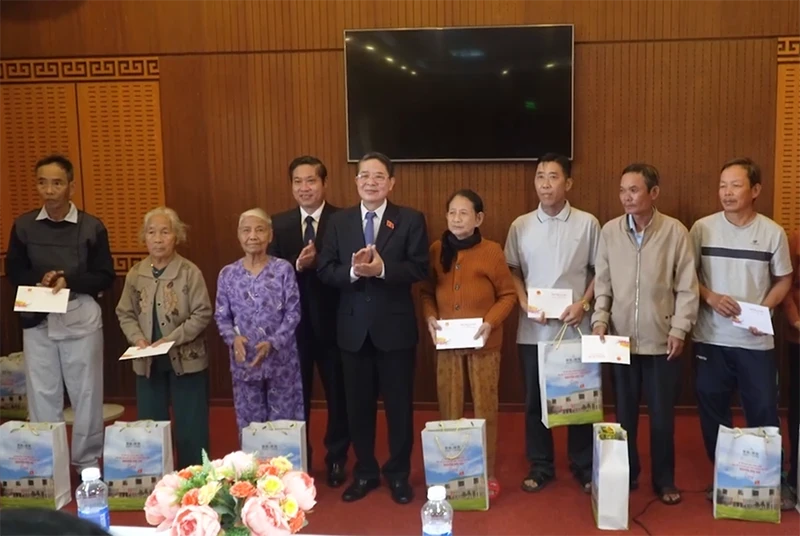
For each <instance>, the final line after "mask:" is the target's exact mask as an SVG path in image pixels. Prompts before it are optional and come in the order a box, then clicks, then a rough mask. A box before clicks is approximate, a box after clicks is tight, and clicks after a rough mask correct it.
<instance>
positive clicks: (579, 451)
mask: <svg viewBox="0 0 800 536" xmlns="http://www.w3.org/2000/svg"><path fill="white" fill-rule="evenodd" d="M518 348H519V356H520V359H521V360H522V372H523V375H524V381H525V455H526V457H527V458H528V462H529V463H530V465H531V470H532V471H534V472H536V473H538V474H540V475H541V476H543V477H550V478H552V477H554V476H555V474H556V469H555V464H554V461H555V454H554V452H553V432H552V431H551V430H550V429H549V428H547V427H546V426H545V425H544V424H542V403H541V390H540V389H539V358H538V352H537V347H536V345H533V344H520V345H518ZM567 456H568V457H569V464H570V470H571V471H572V473H573V474H574V475H575V476H576V477H577V478H578V479H579V480H580V481H581V482H586V481H591V478H592V425H591V424H581V425H577V426H569V427H568V430H567Z"/></svg>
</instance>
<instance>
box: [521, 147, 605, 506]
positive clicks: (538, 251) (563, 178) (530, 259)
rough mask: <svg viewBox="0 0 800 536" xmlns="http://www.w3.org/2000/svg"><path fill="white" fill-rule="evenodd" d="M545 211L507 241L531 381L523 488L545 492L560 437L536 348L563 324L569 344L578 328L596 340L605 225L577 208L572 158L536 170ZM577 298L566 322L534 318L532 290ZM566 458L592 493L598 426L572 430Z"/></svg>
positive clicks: (550, 159) (552, 157)
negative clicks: (592, 320) (548, 413)
mask: <svg viewBox="0 0 800 536" xmlns="http://www.w3.org/2000/svg"><path fill="white" fill-rule="evenodd" d="M534 180H535V184H536V194H537V195H538V196H539V207H538V208H537V209H536V210H534V211H533V212H529V213H528V214H524V215H522V216H520V217H518V218H517V219H516V220H514V222H513V223H512V224H511V228H510V229H509V231H508V239H507V240H506V246H505V254H506V262H507V263H508V265H509V267H510V268H511V273H512V276H513V279H514V285H515V287H516V289H517V295H518V297H519V304H520V314H519V327H518V329H517V344H518V349H519V357H520V361H521V364H522V371H523V374H524V380H525V391H526V393H525V453H526V457H527V458H528V462H529V463H530V470H529V472H528V475H527V476H526V477H525V479H524V480H523V482H522V489H523V490H524V491H528V492H535V491H540V490H541V489H543V488H544V487H545V486H546V485H547V484H548V483H549V482H550V481H552V480H553V479H554V478H555V463H554V457H555V454H554V452H553V434H552V432H551V431H550V430H549V429H548V428H547V427H545V426H544V424H542V407H541V400H540V399H541V396H540V391H539V362H538V352H537V349H538V347H537V345H538V343H540V342H547V341H552V340H554V339H555V338H556V337H557V335H558V332H559V331H560V330H561V328H562V326H563V324H564V323H567V324H569V325H570V326H572V328H570V329H569V335H568V338H576V337H579V336H580V335H579V334H578V329H582V332H583V333H585V334H587V335H588V334H589V332H590V331H591V327H590V325H589V315H588V314H586V313H587V312H588V311H589V309H590V303H591V302H592V298H593V297H594V257H595V252H596V251H597V242H598V239H599V236H600V223H599V222H598V221H597V218H595V217H594V216H593V215H591V214H589V213H588V212H584V211H582V210H578V209H577V208H575V207H573V206H571V205H570V204H569V201H567V192H568V191H569V190H570V189H571V188H572V177H571V162H570V161H569V159H568V158H566V157H565V156H561V155H557V154H553V153H550V154H546V155H544V156H543V157H541V158H540V159H539V164H538V166H537V168H536V178H535V179H534ZM530 288H553V289H556V288H557V289H569V290H571V291H572V296H573V301H574V303H573V305H572V306H570V307H568V308H567V309H566V310H565V311H564V313H563V314H562V315H561V318H551V319H546V318H544V317H542V318H529V317H528V289H530ZM567 454H568V456H569V461H570V469H571V470H572V472H573V475H574V476H575V478H576V479H577V480H578V482H579V483H580V484H581V486H583V490H584V491H585V492H587V493H588V492H591V482H592V426H591V425H577V426H570V427H569V430H568V442H567Z"/></svg>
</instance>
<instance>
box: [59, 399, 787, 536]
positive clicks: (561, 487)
mask: <svg viewBox="0 0 800 536" xmlns="http://www.w3.org/2000/svg"><path fill="white" fill-rule="evenodd" d="M124 418H126V419H134V418H135V413H134V412H133V411H127V412H126V414H125V416H124ZM436 418H437V415H436V413H435V412H431V411H418V412H417V413H416V415H415V424H416V429H417V430H422V428H423V427H424V424H425V422H426V421H429V420H435V419H436ZM211 419H212V434H213V437H212V440H211V456H212V457H215V458H219V457H222V456H224V455H225V454H227V453H228V452H230V451H232V450H235V449H237V448H238V445H237V433H236V423H235V420H234V415H233V408H229V407H215V408H213V409H212V411H211ZM312 419H313V423H312V428H311V439H312V444H313V445H314V447H315V450H316V452H315V462H314V463H315V464H316V467H315V468H314V469H315V470H316V471H313V472H312V476H315V477H316V478H317V481H318V482H317V490H318V495H317V501H318V503H319V504H318V506H317V508H316V510H315V512H314V513H313V514H312V515H311V516H310V518H309V521H310V525H309V526H308V527H307V528H306V530H305V531H304V532H308V533H314V534H331V535H333V534H347V535H361V534H370V535H384V534H385V535H417V534H420V532H421V524H420V509H421V508H422V505H423V503H424V502H425V499H424V494H425V476H424V472H423V469H422V454H421V452H420V450H419V436H417V438H416V440H417V443H416V449H415V452H414V458H413V472H412V484H413V486H414V490H415V492H416V494H417V495H416V499H415V500H414V502H413V503H411V504H409V505H406V506H399V505H396V504H395V503H393V502H392V500H391V497H390V496H389V490H388V488H387V487H385V486H384V487H381V488H379V489H378V490H376V491H374V492H372V493H371V494H370V495H369V496H368V497H367V498H366V499H364V500H363V501H360V502H357V503H351V504H346V503H343V502H342V501H341V499H340V494H341V489H339V490H332V489H330V488H328V487H327V486H326V485H325V475H324V465H323V464H324V462H323V456H324V454H323V452H324V451H323V449H322V431H323V428H322V427H321V426H319V425H321V424H322V423H323V422H324V419H325V412H324V410H319V411H314V415H313V418H312ZM642 419H643V421H647V417H646V416H644V417H642ZM642 424H643V426H642V429H643V431H644V433H645V435H646V434H647V429H648V427H647V422H643V423H642ZM499 429H500V434H499V436H500V438H499V441H500V445H499V449H498V450H499V452H498V459H497V464H498V465H497V473H498V478H499V480H500V484H501V486H502V488H503V491H502V493H501V495H500V497H499V498H498V499H497V500H496V501H495V502H494V503H493V504H492V506H491V508H490V510H489V511H488V512H456V515H455V524H454V530H453V533H454V534H456V535H457V536H473V535H492V536H501V535H528V534H565V535H567V534H569V535H575V534H610V533H611V532H608V531H600V530H598V529H597V528H595V525H594V519H593V517H592V508H591V499H590V497H589V496H588V495H584V494H583V493H582V492H581V490H580V489H579V487H578V485H577V483H576V482H575V480H574V479H573V478H572V477H571V475H570V473H569V470H568V467H567V463H566V456H565V455H563V454H562V453H565V449H566V434H565V431H564V429H563V428H561V429H556V431H555V438H556V449H557V450H556V452H557V471H558V480H556V481H555V482H554V483H553V484H551V485H550V486H548V488H547V489H546V490H543V491H542V492H541V494H527V493H524V492H522V491H521V490H520V489H519V484H520V482H521V479H522V477H523V476H524V475H525V473H526V472H527V463H526V461H525V459H524V454H523V435H524V429H523V416H522V414H521V413H504V414H501V417H500V424H499ZM676 429H677V432H676V453H677V456H678V459H677V467H676V470H677V485H678V487H680V488H681V489H682V490H684V496H683V502H682V503H681V504H680V505H677V506H666V505H663V504H661V503H660V502H655V503H653V504H650V505H649V506H648V503H650V502H651V500H652V499H653V498H654V497H655V496H654V495H653V494H652V493H651V491H650V489H649V486H648V485H647V483H648V482H649V480H650V475H649V468H647V467H645V468H644V469H643V474H642V475H641V477H640V479H639V480H640V482H641V483H642V486H641V487H640V489H639V490H638V491H635V492H632V493H631V500H630V513H631V516H632V517H634V516H637V515H639V514H640V513H641V512H642V511H644V510H645V508H646V507H647V510H646V512H645V513H644V514H643V515H640V516H639V517H638V519H639V521H640V522H641V523H642V524H643V525H644V526H645V527H646V528H647V531H649V533H650V534H653V535H689V534H697V535H710V534H720V535H722V534H725V535H740V534H741V535H761V534H786V535H793V536H796V535H797V534H800V514H798V513H797V512H796V511H791V512H784V513H783V516H782V521H781V524H780V525H773V524H766V523H752V522H743V521H727V520H721V521H717V520H715V519H714V518H713V516H712V513H711V504H710V503H709V502H707V501H706V499H705V497H704V495H703V494H702V493H701V492H700V491H701V490H703V489H705V487H706V486H707V485H708V484H709V483H710V482H711V481H712V466H711V464H710V462H709V461H708V460H707V459H706V456H705V452H704V449H703V447H702V442H701V439H700V427H699V424H698V422H697V417H694V416H679V417H678V419H677V427H676ZM639 444H640V445H641V449H642V450H641V452H642V457H643V459H644V462H645V464H649V458H648V453H649V446H648V441H647V438H646V437H642V438H640V443H639ZM386 453H387V447H386V425H385V419H384V418H383V414H381V415H380V417H379V425H378V460H379V461H380V462H382V461H383V460H385V459H386ZM351 461H352V460H351ZM75 484H76V485H77V482H75ZM74 508H75V503H74V501H73V502H72V503H71V504H70V505H69V506H68V507H67V508H66V509H67V510H72V511H74ZM111 522H112V524H114V525H146V524H147V523H146V521H145V518H144V514H143V513H141V512H113V513H112V515H111ZM621 534H625V533H621ZM627 534H632V535H635V534H647V532H646V531H645V529H644V528H642V527H641V526H639V525H637V524H636V523H634V522H633V521H631V524H630V530H629V531H628V532H627Z"/></svg>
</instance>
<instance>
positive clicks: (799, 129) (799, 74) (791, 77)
mask: <svg viewBox="0 0 800 536" xmlns="http://www.w3.org/2000/svg"><path fill="white" fill-rule="evenodd" d="M775 185H776V188H775V221H777V222H778V223H780V224H781V225H783V226H784V228H786V229H792V230H794V229H800V37H785V38H782V39H780V40H778V98H777V106H776V125H775Z"/></svg>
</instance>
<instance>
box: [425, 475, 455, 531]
mask: <svg viewBox="0 0 800 536" xmlns="http://www.w3.org/2000/svg"><path fill="white" fill-rule="evenodd" d="M452 535H453V507H452V506H450V503H449V502H447V490H446V489H444V486H431V487H429V488H428V502H426V503H425V505H424V506H423V507H422V536H452Z"/></svg>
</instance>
